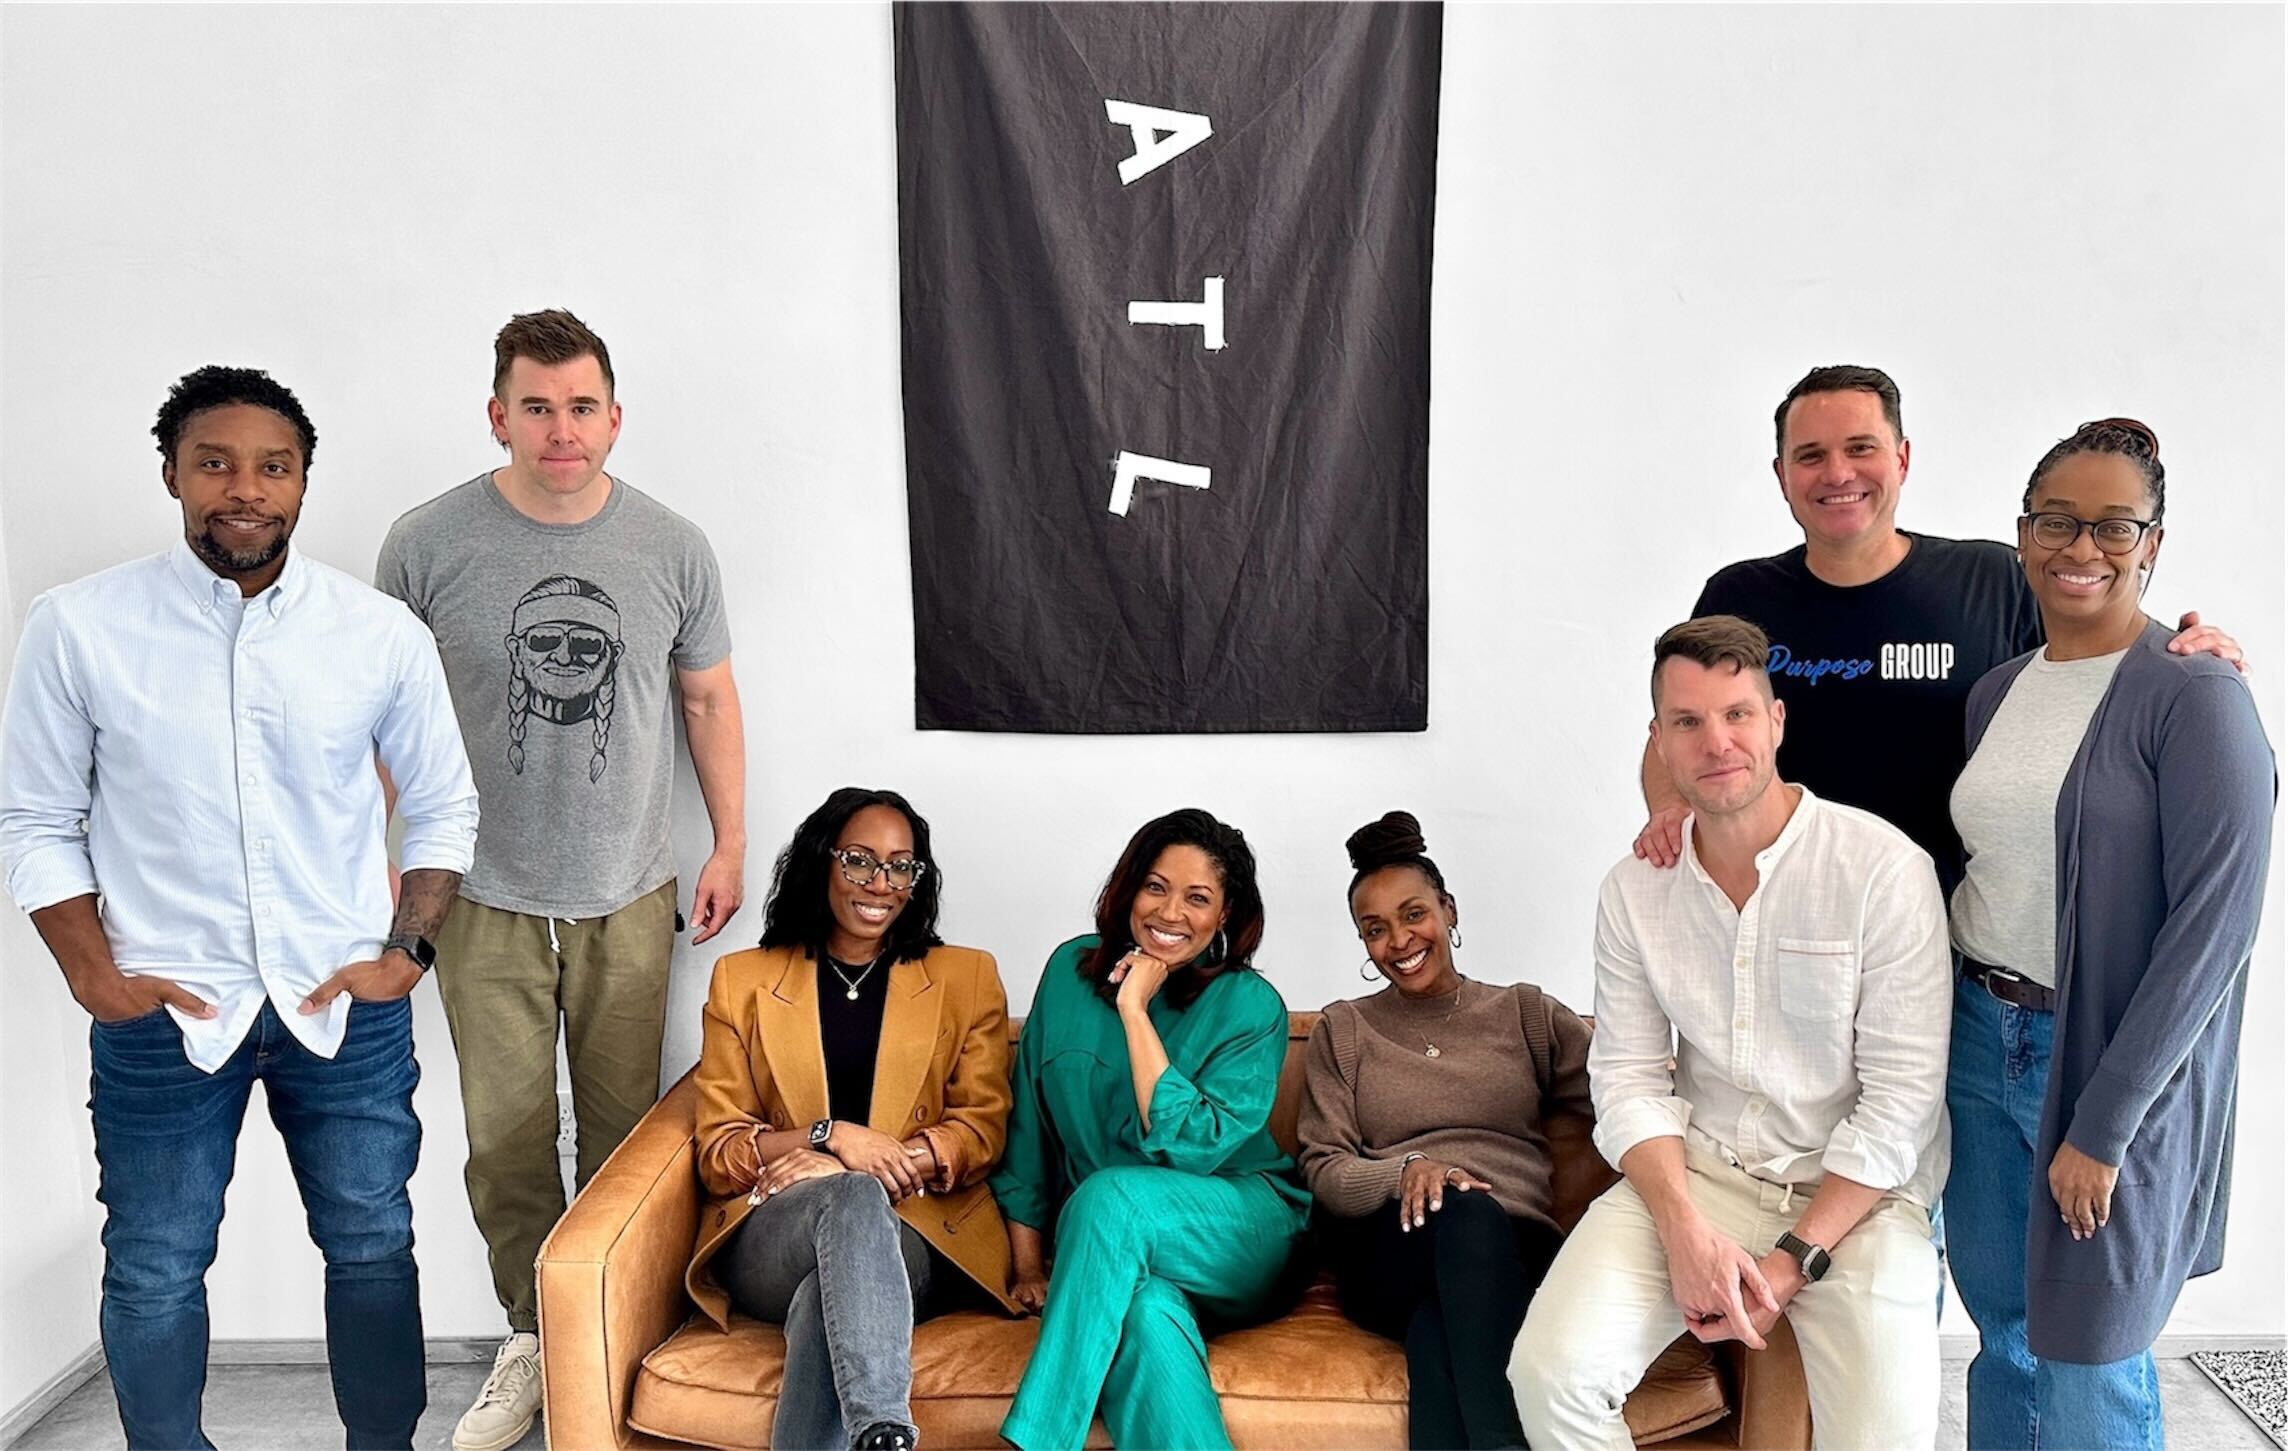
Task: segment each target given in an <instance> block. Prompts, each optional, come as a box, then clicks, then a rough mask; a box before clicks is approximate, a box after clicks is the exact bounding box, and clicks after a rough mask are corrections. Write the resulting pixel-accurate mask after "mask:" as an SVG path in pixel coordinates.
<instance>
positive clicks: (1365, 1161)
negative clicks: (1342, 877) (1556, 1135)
mask: <svg viewBox="0 0 2288 1451" xmlns="http://www.w3.org/2000/svg"><path fill="white" fill-rule="evenodd" d="M1345 845H1346V846H1347V847H1348V849H1349V851H1350V857H1351V865H1352V866H1353V867H1355V868H1356V869H1357V874H1356V875H1355V876H1353V877H1352V878H1351V889H1350V906H1351V920H1352V921H1353V922H1354V923H1355V924H1356V925H1357V927H1358V934H1359V940H1360V941H1361V942H1363V943H1365V944H1366V951H1367V962H1366V964H1364V966H1366V967H1370V968H1371V969H1372V971H1373V972H1375V973H1379V974H1380V975H1381V976H1383V977H1385V978H1387V979H1389V982H1390V985H1389V986H1388V987H1386V988H1384V989H1383V990H1382V991H1381V992H1378V993H1376V994H1374V995H1373V996H1371V997H1364V998H1356V999H1351V1000H1348V1001H1344V1002H1339V1003H1335V1004H1333V1005H1331V1006H1330V1007H1328V1009H1327V1011H1326V1014H1325V1016H1324V1017H1322V1018H1321V1019H1320V1022H1319V1026H1318V1028H1317V1029H1316V1030H1315V1031H1314V1032H1313V1033H1312V1034H1311V1043H1310V1048H1309V1051H1308V1054H1307V1056H1306V1074H1305V1078H1304V1095H1303V1114H1302V1121H1301V1124H1300V1128H1299V1137H1300V1138H1301V1141H1302V1152H1301V1154H1300V1155H1299V1158H1300V1159H1301V1163H1302V1169H1303V1177H1304V1180H1305V1181H1306V1182H1307V1183H1308V1184H1309V1185H1310V1188H1311V1194H1312V1196H1313V1198H1314V1199H1315V1200H1316V1201H1317V1212H1316V1218H1317V1229H1318V1233H1319V1238H1320V1243H1321V1246H1322V1249H1323V1250H1324V1252H1325V1253H1326V1255H1327V1256H1328V1258H1329V1260H1330V1261H1331V1262H1332V1264H1333V1266H1334V1270H1335V1280H1336V1286H1337V1289H1338V1290H1339V1291H1340V1293H1341V1296H1342V1304H1343V1311H1344V1313H1345V1314H1347V1315H1349V1316H1350V1318H1351V1319H1352V1320H1354V1321H1356V1322H1358V1323H1359V1324H1360V1325H1362V1326H1365V1327H1366V1328H1367V1329H1369V1330H1372V1331H1375V1332H1376V1333H1378V1334H1381V1335H1387V1336H1389V1337H1391V1338H1392V1339H1394V1340H1400V1341H1403V1342H1404V1344H1405V1346H1406V1369H1407V1376H1408V1380H1409V1410H1410V1416H1409V1425H1408V1433H1407V1440H1408V1443H1409V1444H1410V1445H1413V1446H1417V1447H1465V1446H1467V1447H1475V1446H1523V1445H1524V1444H1525V1432H1524V1430H1523V1429H1522V1428H1521V1427H1520V1426H1519V1424H1518V1416H1517V1403H1516V1401H1515V1399H1514V1398H1513V1396H1512V1394H1511V1391H1510V1386H1509V1375H1508V1368H1509V1353H1510V1342H1512V1341H1513V1340H1515V1339H1516V1338H1517V1330H1518V1327H1519V1326H1520V1325H1522V1324H1523V1323H1524V1322H1525V1311H1526V1307H1527V1305H1529V1304H1530V1303H1532V1300H1533V1293H1534V1291H1535V1290H1537V1289H1539V1288H1540V1286H1541V1279H1542V1276H1543V1275H1544V1274H1546V1273H1547V1272H1548V1270H1549V1263H1550V1261H1551V1260H1553V1259H1554V1258H1556V1255H1557V1246H1558V1241H1559V1238H1560V1236H1559V1232H1558V1228H1557V1223H1556V1221H1555V1220H1554V1219H1552V1218H1551V1210H1550V1204H1551V1198H1550V1157H1549V1141H1548V1140H1547V1139H1546V1138H1545V1137H1544V1136H1543V1134H1542V1131H1541V1120H1542V1115H1543V1114H1544V1113H1545V1112H1553V1111H1557V1110H1563V1109H1570V1110H1573V1111H1575V1112H1579V1113H1587V1112H1589V1068H1588V1062H1589V1029H1588V1026H1587V1025H1586V1024H1584V1023H1583V1022H1582V1021H1581V1019H1580V1018H1579V1017H1578V1016H1576V1015H1575V1014H1574V1013H1573V1011H1572V1010H1571V1009H1569V1008H1567V1007H1566V1006H1565V1005H1564V1004H1562V1003H1560V1002H1558V1001H1556V1000H1555V999H1554V998H1551V997H1548V996H1546V995H1545V994H1543V993H1542V991H1541V990H1540V989H1539V988H1536V987H1534V986H1532V985H1531V984H1528V983H1511V984H1508V985H1506V986H1500V987H1497V986H1494V985H1492V984H1490V983H1480V982H1472V981H1469V980H1468V979H1466V978H1464V977H1463V976H1462V974H1461V973H1460V971H1459V970H1458V969H1457V968H1456V967H1455V965H1454V949H1455V948H1457V947H1459V946H1460V945H1461V933H1460V930H1459V928H1460V921H1461V911H1460V909H1459V907H1458V906H1457V905H1456V904H1455V901H1454V898H1453V896H1452V894H1451V893H1449V892H1448V891H1447V890H1446V879H1445V877H1444V876H1443V875H1441V874H1440V872H1439V871H1438V867H1437V864H1436V863H1434V862H1432V861H1431V860H1430V858H1429V857H1428V856H1427V855H1426V854H1425V847H1424V844H1423V840H1422V828H1421V826H1420V824H1419V823H1417V822H1416V821H1415V819H1414V818H1413V817H1412V816H1409V815H1408V814H1406V813H1405V812H1403V811H1393V812H1390V813H1388V814H1386V815H1385V816H1383V818H1382V819H1381V820H1380V821H1376V822H1373V823H1371V824H1369V825H1366V826H1362V827H1360V828H1359V829H1358V830H1357V831H1355V832H1353V833H1351V837H1350V840H1349V841H1348V842H1346V843H1345ZM1362 975H1365V974H1363V973H1362Z"/></svg>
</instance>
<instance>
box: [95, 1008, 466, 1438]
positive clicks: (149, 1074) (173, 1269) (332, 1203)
mask: <svg viewBox="0 0 2288 1451" xmlns="http://www.w3.org/2000/svg"><path fill="white" fill-rule="evenodd" d="M412 1025H413V1010H412V1007H411V1006H410V1005H409V1004H408V1003H406V1002H404V1001H403V1000H400V1001H397V1002H393V1003H353V1004H352V1005H351V1007H350V1016H349V1028H348V1030H347V1032H346V1034H345V1036H344V1037H343V1039H342V1046H341V1051H340V1052H339V1053H337V1054H336V1055H335V1056H334V1058H332V1059H331V1060H328V1059H324V1058H320V1057H318V1056H317V1055H316V1054H314V1053H312V1052H311V1051H310V1050H309V1049H307V1048H305V1047H303V1046H302V1044H301V1043H300V1042H299V1041H298V1040H297V1039H296V1038H295V1037H294V1035H293V1034H292V1033H290V1032H288V1031H287V1029H286V1025H285V1024H284V1023H282V1022H280V1021H279V1018H278V1014H277V1011H276V1010H275V1009H274V1008H272V1007H271V1006H270V1005H269V1004H268V1003H264V1004H263V1007H262V1012H261V1015H260V1016H258V1017H257V1018H256V1019H255V1020H254V1026H253V1027H251V1028H249V1029H248V1030H247V1034H246V1039H245V1041H244V1042H242V1043H240V1044H239V1045H238V1051H237V1052H235V1053H233V1054H231V1056H230V1060H229V1061H228V1062H226V1063H224V1064H223V1066H222V1067H221V1069H219V1070H218V1071H216V1072H215V1073H213V1074H207V1073H203V1072H201V1071H200V1070H199V1069H197V1068H196V1067H194V1066H192V1064H191V1062H190V1060H189V1059H187V1058H186V1057H184V1056H183V1039H182V1033H181V1031H180V1030H179V1029H178V1028H177V1027H176V1026H175V1022H174V1020H173V1019H172V1018H170V1017H168V1015H167V1014H166V1012H165V1011H164V1010H161V1011H157V1012H152V1013H147V1014H145V1015H144V1016H142V1017H140V1018H131V1019H129V1020H128V1021H127V1022H124V1023H113V1024H105V1023H97V1024H95V1025H94V1026H93V1027H92V1028H91V1029H90V1030H89V1038H90V1042H89V1055H90V1058H91V1060H92V1062H93V1067H94V1073H93V1085H92V1089H91V1096H90V1098H89V1101H88V1107H89V1108H90V1109H91V1110H93V1112H94V1115H95V1157H96V1163H97V1166H98V1167H99V1168H100V1169H101V1170H102V1182H101V1187H100V1188H99V1189H98V1190H97V1191H96V1197H97V1198H98V1199H100V1200H102V1202H103V1205H104V1208H105V1209H106V1211H108V1212H107V1214H106V1216H105V1218H104V1223H103V1250H104V1263H103V1315H102V1325H103V1355H104V1360H105V1361H106V1362H107V1363H108V1365H109V1366H110V1370H111V1382H112V1389H113V1391H114V1393H115V1394H116V1395H117V1397H118V1402H119V1421H120V1425H121V1427H122V1428H123V1429H124V1430H125V1431H126V1433H127V1444H128V1445H129V1446H130V1447H133V1448H138V1451H140V1448H165V1451H181V1448H184V1447H200V1448H208V1447H211V1446H212V1444H213V1443H211V1442H210V1441H208V1440H207V1438H206V1433H205V1432H204V1431H202V1430H201V1429H200V1426H199V1401H200V1397H201V1395H202V1394H203V1392H204V1391H205V1389H206V1379H207V1289H206V1273H207V1266H209V1265H211V1264H213V1263H214V1257H215V1235H216V1231H217V1230H218V1229H219V1228H220V1227H221V1224H222V1205H223V1190H224V1188H225V1187H227V1186H228V1185H229V1183H230V1176H231V1171H232V1169H233V1167H234V1166H235V1163H236V1160H237V1156H238V1131H239V1125H240V1124H241V1123H243V1122H244V1121H245V1118H246V1101H247V1096H248V1094H249V1093H250V1092H251V1090H252V1089H253V1086H254V1082H255V1080H256V1079H260V1080H262V1084H263V1090H264V1093H265V1095H266V1097H267V1098H268V1100H269V1103H270V1120H271V1122H272V1123H274V1124H276V1125H277V1126H278V1132H279V1135H280V1136H281V1137H282V1138H284V1139H285V1141H286V1157H287V1159H288V1161H289V1162H290V1163H291V1164H292V1166H293V1169H294V1182H295V1184H296V1185H297V1186H299V1188H300V1189H301V1191H302V1207H303V1209H304V1211H305V1212H306V1213H307V1215H308V1216H309V1223H310V1237H311V1238H312V1239H313V1240H315V1241H317V1245H318V1248H319V1250H320V1251H322V1252H323V1253H324V1255H325V1258H326V1355H327V1359H328V1361H329V1362H330V1364H331V1366H332V1369H333V1381H334V1405H335V1407H336V1409H337V1410H339V1411H340V1413H341V1418H342V1424H343V1426H344V1427H346V1428H347V1431H348V1438H347V1442H346V1444H347V1445H348V1446H350V1447H352V1448H359V1447H409V1446H411V1445H412V1444H413V1427H414V1423H415V1422H417V1421H419V1420H420V1419H421V1412H422V1410H423V1408H424V1407H425V1406H426V1405H427V1404H428V1399H429V1393H428V1386H427V1383H426V1381H425V1379H424V1375H423V1371H422V1363H421V1360H422V1358H421V1296H420V1287H419V1284H418V1282H417V1280H416V1279H415V1276H414V1269H413V1205H412V1201H411V1200H410V1199H409V1198H407V1196H406V1192H405V1181H406V1180H407V1179H409V1178H410V1177H412V1174H413V1165H414V1161H415V1159H416V1158H418V1157H419V1154H420V1149H421V1125H420V1123H419V1121H418V1120H416V1119H415V1118H414V1116H413V1085H414V1083H415V1082H416V1081H418V1080H419V1078H420V1076H421V1071H420V1068H419V1067H418V1065H416V1064H415V1063H414V1061H413V1026H412Z"/></svg>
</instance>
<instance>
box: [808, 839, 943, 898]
mask: <svg viewBox="0 0 2288 1451" xmlns="http://www.w3.org/2000/svg"><path fill="white" fill-rule="evenodd" d="M826 854H827V855H828V856H830V857H832V858H834V860H835V863H836V864H837V865H838V866H840V867H841V868H842V880H844V881H846V882H848V883H849V884H850V885H851V886H853V887H870V886H872V885H874V877H875V874H876V873H882V874H885V875H887V876H888V877H889V879H890V890H891V891H893V892H903V891H908V890H910V889H911V888H912V887H913V885H914V883H916V882H918V881H920V880H921V879H922V878H923V877H925V876H927V875H928V874H929V863H928V862H925V861H918V860H916V859H915V858H913V857H910V856H896V857H892V858H890V859H889V860H888V861H883V860H882V859H881V858H880V857H878V856H876V855H874V854H873V853H872V852H870V851H868V850H866V848H864V847H862V846H849V847H841V846H830V847H828V848H827V849H826Z"/></svg>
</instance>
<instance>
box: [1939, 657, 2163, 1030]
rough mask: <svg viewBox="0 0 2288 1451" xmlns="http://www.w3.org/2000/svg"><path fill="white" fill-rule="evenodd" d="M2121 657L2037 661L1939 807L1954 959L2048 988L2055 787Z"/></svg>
mask: <svg viewBox="0 0 2288 1451" xmlns="http://www.w3.org/2000/svg"><path fill="white" fill-rule="evenodd" d="M2128 653H2129V652H2128V650H2126V649H2121V650H2116V651H2114V652H2113V653H2112V654H2110V655H2096V656H2092V657H2091V658H2089V659H2087V660H2052V659H2050V658H2049V657H2048V655H2047V653H2046V652H2044V653H2037V654H2036V655H2035V656H2034V658H2033V659H2032V660H2030V661H2028V662H2027V663H2026V668H2025V670H2024V672H2023V673H2021V674H2020V675H2019V676H2018V678H2017V679H2016V680H2015V681H2013V682H2012V683H2011V686H2010V693H2009V694H2008V695H2005V696H2004V697H2003V698H2002V705H2001V708H2000V709H1998V710H1996V711H1995V712H1994V722H1993V724H1991V725H1989V726H1988V727H1987V728H1986V734H1985V736H1984V737H1983V738H1982V739H1981V740H1980V741H1979V742H1978V754H1977V755H1974V756H1972V757H1971V758H1970V763H1969V764H1968V765H1966V766H1964V767H1963V769H1962V774H1961V775H1960V776H1959V777H1957V778H1956V779H1955V783H1954V793H1953V795H1952V796H1951V797H1950V798H1949V802H1948V806H1949V809H1950V810H1951V811H1952V812H1953V815H1954V829H1955V831H1956V832H1958V833H1959V834H1960V835H1961V837H1962V846H1963V850H1964V851H1965V852H1966V853H1967V854H1968V856H1969V865H1968V868H1967V870H1966V871H1965V872H1964V874H1963V878H1962V880H1961V882H1959V883H1957V884H1956V886H1955V889H1954V900H1953V902H1952V904H1951V907H1950V910H1949V913H1948V915H1949V917H1950V919H1951V921H1952V925H1953V931H1954V945H1955V949H1956V950H1957V951H1959V952H1961V953H1962V955H1963V956H1965V957H1968V958H1970V959H1972V960H1973V961H1976V962H1983V963H1988V964H1991V965H1992V966H1995V967H2006V968H2009V969H2010V970H2011V971H2012V972H2016V973H2021V974H2023V975H2024V976H2026V977H2029V978H2032V979H2033V980H2034V981H2035V982H2038V983H2040V984H2041V985H2042V986H2043V987H2055V986H2056V985H2057V964H2056V963H2055V962H2054V961H2053V959H2054V958H2055V956H2056V955H2057V950H2058V923H2057V914H2056V904H2057V900H2058V825H2057V818H2058V787H2059V786H2060V785H2061V784H2063V782H2064V781H2065V779H2066V769H2067V768H2068V767H2069V766H2071V765H2072V764H2073V758H2074V752H2075V751H2077V750H2079V749H2080V748H2081V738H2082V734H2083V732H2085V731H2087V730H2088V729H2089V718H2090V716H2091V715H2092V714H2093V713H2094V712H2095V711H2096V710H2097V702H2098V701H2099V699H2100V698H2102V697H2103V696H2104V694H2105V688H2106V687H2107V686H2108V685H2111V684H2112V683H2113V672H2114V670H2115V669H2116V668H2117V667H2118V666H2119V665H2120V664H2121V657H2122V656H2124V655H2126V654H2128Z"/></svg>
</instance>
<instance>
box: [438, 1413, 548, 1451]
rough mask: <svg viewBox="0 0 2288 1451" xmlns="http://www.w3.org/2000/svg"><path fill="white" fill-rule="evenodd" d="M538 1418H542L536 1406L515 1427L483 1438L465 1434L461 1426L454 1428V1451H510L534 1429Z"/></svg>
mask: <svg viewBox="0 0 2288 1451" xmlns="http://www.w3.org/2000/svg"><path fill="white" fill-rule="evenodd" d="M538 1419H540V1411H539V1409H538V1408H537V1407H536V1408H534V1410H533V1412H532V1414H531V1415H529V1416H526V1417H525V1418H524V1419H523V1420H522V1421H519V1422H517V1424H516V1425H515V1426H514V1427H513V1428H511V1429H509V1430H506V1431H502V1432H500V1433H499V1434H497V1435H493V1436H487V1437H485V1438H484V1439H482V1440H477V1439H474V1438H471V1437H467V1436H463V1435H462V1434H461V1432H460V1428H459V1427H455V1428H454V1430H453V1451H508V1448H509V1447H511V1446H514V1445H515V1444H516V1443H517V1442H519V1441H522V1440H523V1439H524V1437H525V1433H526V1432H528V1431H530V1430H531V1429H532V1423H533V1422H534V1421H536V1420H538Z"/></svg>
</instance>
